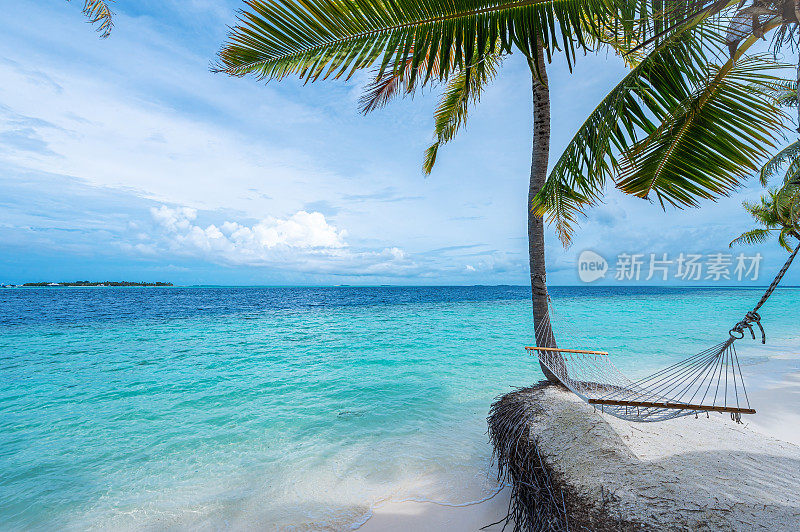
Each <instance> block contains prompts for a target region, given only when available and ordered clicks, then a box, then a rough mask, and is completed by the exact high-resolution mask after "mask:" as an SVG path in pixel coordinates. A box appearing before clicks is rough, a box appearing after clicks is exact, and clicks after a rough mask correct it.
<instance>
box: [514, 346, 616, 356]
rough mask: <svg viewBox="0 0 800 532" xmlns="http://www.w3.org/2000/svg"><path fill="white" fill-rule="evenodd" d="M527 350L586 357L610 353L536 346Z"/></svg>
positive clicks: (527, 347)
mask: <svg viewBox="0 0 800 532" xmlns="http://www.w3.org/2000/svg"><path fill="white" fill-rule="evenodd" d="M525 349H527V350H528V351H553V352H556V353H582V354H584V355H606V356H608V353H606V352H605V351H586V350H584V349H560V348H558V347H535V346H525Z"/></svg>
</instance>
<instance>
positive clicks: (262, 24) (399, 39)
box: [215, 0, 635, 380]
mask: <svg viewBox="0 0 800 532" xmlns="http://www.w3.org/2000/svg"><path fill="white" fill-rule="evenodd" d="M245 3H246V6H247V7H246V9H245V10H243V11H241V12H240V13H239V22H238V24H237V25H236V26H235V27H234V28H233V29H232V31H231V33H230V35H229V39H228V42H227V44H226V45H225V46H224V47H223V49H222V51H221V52H220V56H219V57H220V59H219V64H218V65H217V66H216V67H215V70H216V71H218V72H224V73H227V74H229V75H233V76H244V75H248V74H250V75H254V76H256V78H258V79H261V80H271V79H281V78H283V77H285V76H287V75H290V74H295V75H298V76H299V77H300V78H301V79H305V80H307V81H315V80H317V79H324V78H327V77H334V78H338V77H345V78H349V77H350V76H351V75H352V74H353V73H354V72H355V71H356V70H358V69H363V68H367V67H369V66H371V65H373V64H377V65H379V68H378V69H377V73H376V81H375V83H373V84H372V85H371V86H370V87H368V89H367V91H366V94H365V97H364V99H363V100H362V110H363V111H364V112H369V111H371V110H373V109H375V108H377V107H379V106H381V105H383V104H385V103H386V102H387V101H388V100H389V99H391V98H392V97H393V96H395V95H397V94H401V93H409V92H412V91H413V90H414V88H415V87H416V86H424V85H425V84H428V83H431V82H438V81H445V80H448V81H449V85H448V87H447V89H446V91H445V94H444V96H443V99H442V101H441V102H440V105H439V108H438V109H437V112H436V117H435V118H436V120H435V122H436V141H435V142H434V144H433V145H432V146H431V147H430V148H429V149H428V151H427V152H426V157H425V162H424V164H423V167H424V169H425V171H426V172H430V170H431V168H432V167H433V164H434V163H435V160H436V154H437V150H438V148H439V146H440V145H441V144H444V143H446V142H447V141H449V140H450V139H451V138H452V137H453V135H455V133H456V131H457V130H458V129H459V128H460V127H461V126H462V125H463V123H464V120H465V118H466V113H467V109H468V107H469V106H470V104H471V103H475V102H476V101H477V100H478V99H479V97H480V92H481V90H482V88H483V87H484V86H485V85H486V84H487V83H488V82H489V81H490V80H491V79H492V78H493V76H494V75H495V73H496V71H497V68H498V66H499V65H500V63H501V61H502V57H503V56H504V55H505V54H508V53H510V52H511V50H512V49H514V50H516V51H519V52H521V53H522V55H523V56H524V57H525V58H526V59H527V62H528V65H529V67H530V70H531V85H532V94H533V104H534V106H533V107H534V111H533V147H532V156H531V171H530V181H529V187H528V202H529V205H530V202H531V201H532V199H533V198H534V197H535V196H536V195H537V194H538V193H539V191H540V190H541V189H542V187H543V185H544V183H545V178H546V176H547V166H548V158H549V149H550V95H549V87H548V79H547V68H546V65H547V62H548V61H549V60H550V59H551V58H552V55H553V54H554V53H555V52H556V51H559V50H560V51H561V52H562V53H564V55H565V56H566V58H567V61H568V62H569V64H570V66H571V64H572V61H573V60H574V59H575V55H576V51H578V50H581V51H585V50H589V49H591V47H592V46H593V45H595V44H596V43H597V42H600V41H603V40H608V39H609V37H611V40H612V41H615V42H616V41H619V42H622V39H619V38H617V37H614V35H615V30H625V31H622V32H621V33H620V34H621V35H622V34H624V35H628V34H629V33H630V31H629V30H630V29H631V28H632V27H633V26H631V25H629V24H626V23H625V22H624V21H629V20H632V19H633V18H634V11H635V7H629V5H628V3H627V2H621V3H616V2H614V1H613V0H504V1H497V0H494V1H490V0H451V1H449V2H442V1H441V0H437V1H432V2H418V1H415V0H396V1H395V2H392V3H385V2H382V1H380V0H358V1H355V0H354V1H344V2H340V1H334V0H307V1H305V2H299V1H296V2H295V1H292V0H274V1H267V0H246V2H245ZM528 241H529V245H528V251H529V266H530V274H531V298H532V306H533V317H534V327H535V331H536V342H537V345H541V346H550V347H553V346H554V342H553V340H552V338H553V336H552V329H551V324H550V317H549V309H548V293H547V283H546V268H545V254H544V222H543V220H542V218H541V215H539V214H537V213H534V212H533V211H530V209H529V215H528ZM542 369H543V371H544V372H545V375H546V376H547V377H548V378H549V379H550V380H555V376H553V375H552V374H551V373H550V372H549V371H548V370H546V368H544V367H543V368H542Z"/></svg>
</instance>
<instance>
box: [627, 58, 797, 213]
mask: <svg viewBox="0 0 800 532" xmlns="http://www.w3.org/2000/svg"><path fill="white" fill-rule="evenodd" d="M769 68H775V66H774V63H771V62H770V61H767V60H765V59H762V58H759V57H746V58H742V59H738V60H737V58H736V57H734V58H732V59H730V60H729V61H728V63H726V64H725V65H722V66H720V67H716V66H714V65H712V66H711V72H710V74H711V76H709V79H708V80H705V83H703V84H702V85H701V86H700V87H698V88H697V89H696V90H695V91H694V93H693V94H692V95H691V96H690V97H689V98H687V99H686V100H685V101H684V102H681V104H680V105H678V106H676V107H674V108H673V109H672V110H671V111H670V113H669V116H667V117H666V119H665V120H664V121H663V122H662V123H661V124H660V125H659V127H658V128H657V129H656V131H654V132H653V133H651V134H650V135H648V136H647V137H646V138H645V139H643V140H642V141H640V142H638V143H636V144H634V145H632V146H630V147H629V148H628V149H626V150H625V151H624V152H623V154H622V161H621V164H620V165H619V177H618V180H617V186H618V187H619V188H620V189H621V190H622V191H624V192H626V193H627V194H632V195H635V196H639V197H642V198H648V197H649V196H650V194H651V193H655V195H656V197H657V199H658V201H659V202H660V204H661V205H662V207H664V206H666V205H667V204H669V205H671V206H674V207H684V206H691V207H695V206H697V205H698V200H699V199H712V198H715V197H718V196H721V195H728V194H729V193H730V192H731V191H733V190H734V189H735V188H736V187H737V186H738V185H739V183H740V182H741V181H742V180H744V179H746V178H747V177H749V176H750V175H752V174H753V173H754V172H756V171H757V170H758V168H759V165H758V162H759V161H760V160H763V159H764V158H765V157H766V156H768V154H769V149H770V148H772V147H773V142H774V140H775V139H776V138H777V137H778V136H779V133H780V131H782V129H783V120H784V119H785V116H784V114H783V113H782V112H781V110H780V109H779V108H778V107H776V106H774V105H772V104H771V103H770V102H765V101H764V98H763V96H762V94H761V93H759V92H758V91H753V90H752V84H753V83H756V84H757V83H758V82H759V81H770V80H773V79H774V76H769V75H767V74H765V73H764V72H765V70H767V69H769Z"/></svg>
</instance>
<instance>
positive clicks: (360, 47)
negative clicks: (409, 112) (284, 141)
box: [214, 0, 614, 87]
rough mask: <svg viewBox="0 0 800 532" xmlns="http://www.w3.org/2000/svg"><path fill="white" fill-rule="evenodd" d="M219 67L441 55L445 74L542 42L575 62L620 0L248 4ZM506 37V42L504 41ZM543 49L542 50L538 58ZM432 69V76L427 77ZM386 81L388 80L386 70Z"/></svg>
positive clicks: (317, 68) (395, 64)
mask: <svg viewBox="0 0 800 532" xmlns="http://www.w3.org/2000/svg"><path fill="white" fill-rule="evenodd" d="M245 4H246V9H244V10H243V11H240V13H239V18H238V20H239V21H238V24H237V25H236V26H234V27H233V28H232V30H231V32H230V34H229V37H228V42H227V43H226V44H225V45H224V47H223V48H222V50H221V51H220V54H219V61H218V64H217V65H216V66H215V67H214V70H215V71H218V72H225V73H227V74H230V75H234V76H244V75H248V74H250V75H254V76H256V77H257V78H258V79H266V80H269V79H281V78H283V77H285V76H288V75H298V76H299V77H300V78H301V79H305V80H310V81H314V80H317V79H319V78H327V77H329V76H333V77H340V76H346V77H349V76H351V75H352V74H353V72H355V71H356V70H358V69H361V68H366V67H368V66H370V65H372V64H376V63H379V64H380V74H381V75H382V74H383V72H384V71H385V70H386V69H388V70H389V71H390V72H394V73H396V72H399V71H401V70H403V69H404V68H406V66H407V65H408V59H409V57H411V58H412V69H411V77H410V78H409V79H408V84H409V86H411V87H413V85H414V83H415V82H416V72H417V65H418V64H419V63H420V62H422V61H424V60H425V59H426V58H437V59H438V62H439V79H445V78H447V77H449V75H450V73H451V72H453V71H456V70H460V69H463V68H465V67H469V66H471V65H473V64H475V65H476V68H478V69H481V68H482V66H480V65H481V64H482V63H481V62H480V61H479V60H480V59H481V58H483V57H484V56H485V55H487V54H488V55H492V54H497V53H500V52H501V51H506V52H508V51H510V50H511V48H512V46H513V47H516V48H518V49H519V50H521V51H522V52H523V53H524V54H526V55H527V56H528V57H531V54H532V51H533V50H534V49H535V45H536V44H537V43H540V44H541V45H543V46H544V47H545V48H546V49H547V50H548V51H552V50H554V49H555V48H557V47H560V48H561V49H562V50H563V51H564V53H565V55H566V57H567V59H568V60H569V61H572V59H573V58H574V56H575V52H576V50H577V49H581V48H585V46H586V36H587V34H589V33H592V32H594V31H595V30H596V29H597V28H596V26H598V25H602V24H605V23H607V21H609V20H611V18H612V17H611V12H612V9H613V5H614V3H613V0H447V1H445V0H436V1H433V2H418V1H416V0H393V1H392V2H386V1H384V0H349V1H342V0H296V1H293V0H246V2H245ZM496 43H499V44H496ZM533 55H535V54H533ZM430 74H431V72H430V71H428V72H426V77H425V79H423V81H427V80H428V77H429V76H430ZM378 77H381V76H380V75H379V76H378Z"/></svg>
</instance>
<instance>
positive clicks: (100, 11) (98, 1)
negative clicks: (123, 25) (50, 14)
mask: <svg viewBox="0 0 800 532" xmlns="http://www.w3.org/2000/svg"><path fill="white" fill-rule="evenodd" d="M67 1H69V0H67ZM83 14H84V15H86V16H87V17H88V18H89V22H90V23H91V24H97V25H98V26H97V31H98V32H99V33H100V37H101V38H103V39H105V38H106V37H108V36H109V35H111V28H112V27H113V26H114V22H113V20H112V16H113V15H114V13H113V12H112V11H111V7H110V6H109V2H106V1H104V0H85V1H84V3H83Z"/></svg>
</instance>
